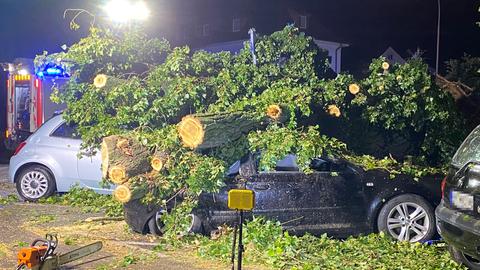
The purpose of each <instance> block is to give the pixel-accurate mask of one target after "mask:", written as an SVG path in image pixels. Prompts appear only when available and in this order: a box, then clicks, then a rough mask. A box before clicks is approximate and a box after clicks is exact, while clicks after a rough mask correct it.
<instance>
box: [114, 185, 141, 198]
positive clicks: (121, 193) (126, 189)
mask: <svg viewBox="0 0 480 270" xmlns="http://www.w3.org/2000/svg"><path fill="white" fill-rule="evenodd" d="M146 192H147V191H146V189H145V188H144V187H143V186H137V187H132V186H131V185H130V184H129V183H125V184H122V185H119V186H117V187H116V188H115V190H114V191H113V197H114V198H115V200H117V201H119V202H121V203H127V202H129V201H131V200H136V199H140V198H142V197H143V196H144V195H145V194H146Z"/></svg>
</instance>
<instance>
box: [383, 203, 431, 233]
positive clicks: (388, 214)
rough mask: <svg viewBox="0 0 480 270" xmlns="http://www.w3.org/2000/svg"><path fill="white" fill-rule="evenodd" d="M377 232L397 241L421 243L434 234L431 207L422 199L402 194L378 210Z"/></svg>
mask: <svg viewBox="0 0 480 270" xmlns="http://www.w3.org/2000/svg"><path fill="white" fill-rule="evenodd" d="M377 225H378V231H381V232H385V233H387V234H388V235H390V236H392V237H393V238H395V239H397V240H399V241H409V242H422V241H427V240H430V239H432V237H433V236H434V234H435V217H434V213H433V209H432V207H431V206H430V205H429V204H428V202H426V201H425V199H423V198H422V197H420V196H418V195H415V194H404V195H400V196H397V197H395V198H393V199H391V200H389V201H388V202H387V203H386V204H385V205H384V206H383V207H382V209H381V210H380V213H379V215H378V220H377Z"/></svg>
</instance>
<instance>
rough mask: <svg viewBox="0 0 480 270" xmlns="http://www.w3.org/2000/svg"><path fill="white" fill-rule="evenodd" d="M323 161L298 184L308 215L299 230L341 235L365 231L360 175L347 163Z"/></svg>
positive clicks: (304, 210)
mask: <svg viewBox="0 0 480 270" xmlns="http://www.w3.org/2000/svg"><path fill="white" fill-rule="evenodd" d="M321 161H324V160H321ZM324 162H326V163H325V164H326V165H327V166H319V167H316V168H313V169H314V170H315V172H314V173H311V174H308V175H306V177H305V178H304V181H305V182H302V183H299V185H298V186H299V189H298V192H299V193H300V194H301V204H302V208H301V209H302V211H303V212H304V214H305V223H304V224H303V225H302V226H300V227H299V228H298V230H305V231H309V232H312V233H315V234H321V233H327V234H329V235H331V236H339V237H342V236H348V235H350V234H357V233H360V232H363V231H364V230H365V227H366V225H367V224H366V212H367V209H366V206H365V200H364V195H363V185H362V184H361V179H360V176H359V175H358V174H357V173H356V171H355V170H353V169H352V168H351V167H350V166H349V165H348V164H347V163H334V162H331V161H324Z"/></svg>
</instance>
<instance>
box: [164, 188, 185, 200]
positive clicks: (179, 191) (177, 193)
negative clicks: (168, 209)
mask: <svg viewBox="0 0 480 270" xmlns="http://www.w3.org/2000/svg"><path fill="white" fill-rule="evenodd" d="M183 191H185V188H181V189H180V190H178V191H177V192H176V193H175V194H174V195H173V196H172V197H171V198H170V199H168V200H166V201H165V204H167V203H168V202H170V201H171V200H173V199H175V198H176V197H177V196H178V195H179V194H180V193H181V192H183Z"/></svg>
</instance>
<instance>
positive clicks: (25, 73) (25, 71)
mask: <svg viewBox="0 0 480 270" xmlns="http://www.w3.org/2000/svg"><path fill="white" fill-rule="evenodd" d="M18 74H19V75H28V74H30V73H29V72H28V70H26V69H20V70H19V71H18Z"/></svg>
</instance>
